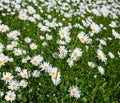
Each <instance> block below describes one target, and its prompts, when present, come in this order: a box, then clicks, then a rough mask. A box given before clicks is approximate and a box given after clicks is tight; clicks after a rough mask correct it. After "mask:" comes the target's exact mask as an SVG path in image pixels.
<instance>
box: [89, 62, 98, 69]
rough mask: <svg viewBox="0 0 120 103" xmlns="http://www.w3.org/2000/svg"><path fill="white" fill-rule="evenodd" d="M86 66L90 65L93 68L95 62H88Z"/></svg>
mask: <svg viewBox="0 0 120 103" xmlns="http://www.w3.org/2000/svg"><path fill="white" fill-rule="evenodd" d="M88 66H90V67H91V68H95V66H96V65H95V64H94V63H93V62H88Z"/></svg>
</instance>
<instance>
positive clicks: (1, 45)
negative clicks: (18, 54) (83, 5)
mask: <svg viewBox="0 0 120 103" xmlns="http://www.w3.org/2000/svg"><path fill="white" fill-rule="evenodd" d="M3 49H4V45H3V44H2V43H1V42H0V53H1V52H2V51H3Z"/></svg>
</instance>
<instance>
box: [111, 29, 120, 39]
mask: <svg viewBox="0 0 120 103" xmlns="http://www.w3.org/2000/svg"><path fill="white" fill-rule="evenodd" d="M112 34H113V36H114V37H115V39H120V34H119V33H118V32H116V31H115V30H114V29H112Z"/></svg>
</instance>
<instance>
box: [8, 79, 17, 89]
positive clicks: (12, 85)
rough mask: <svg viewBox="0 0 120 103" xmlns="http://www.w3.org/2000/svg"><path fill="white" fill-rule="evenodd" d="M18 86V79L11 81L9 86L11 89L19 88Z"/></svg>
mask: <svg viewBox="0 0 120 103" xmlns="http://www.w3.org/2000/svg"><path fill="white" fill-rule="evenodd" d="M18 87H19V83H18V81H15V80H12V81H10V82H9V86H8V88H9V89H10V90H17V89H18Z"/></svg>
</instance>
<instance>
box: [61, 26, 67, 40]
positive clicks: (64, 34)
mask: <svg viewBox="0 0 120 103" xmlns="http://www.w3.org/2000/svg"><path fill="white" fill-rule="evenodd" d="M59 35H60V38H61V39H63V38H65V37H66V36H69V29H68V28H67V27H64V28H61V29H60V30H59Z"/></svg>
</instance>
